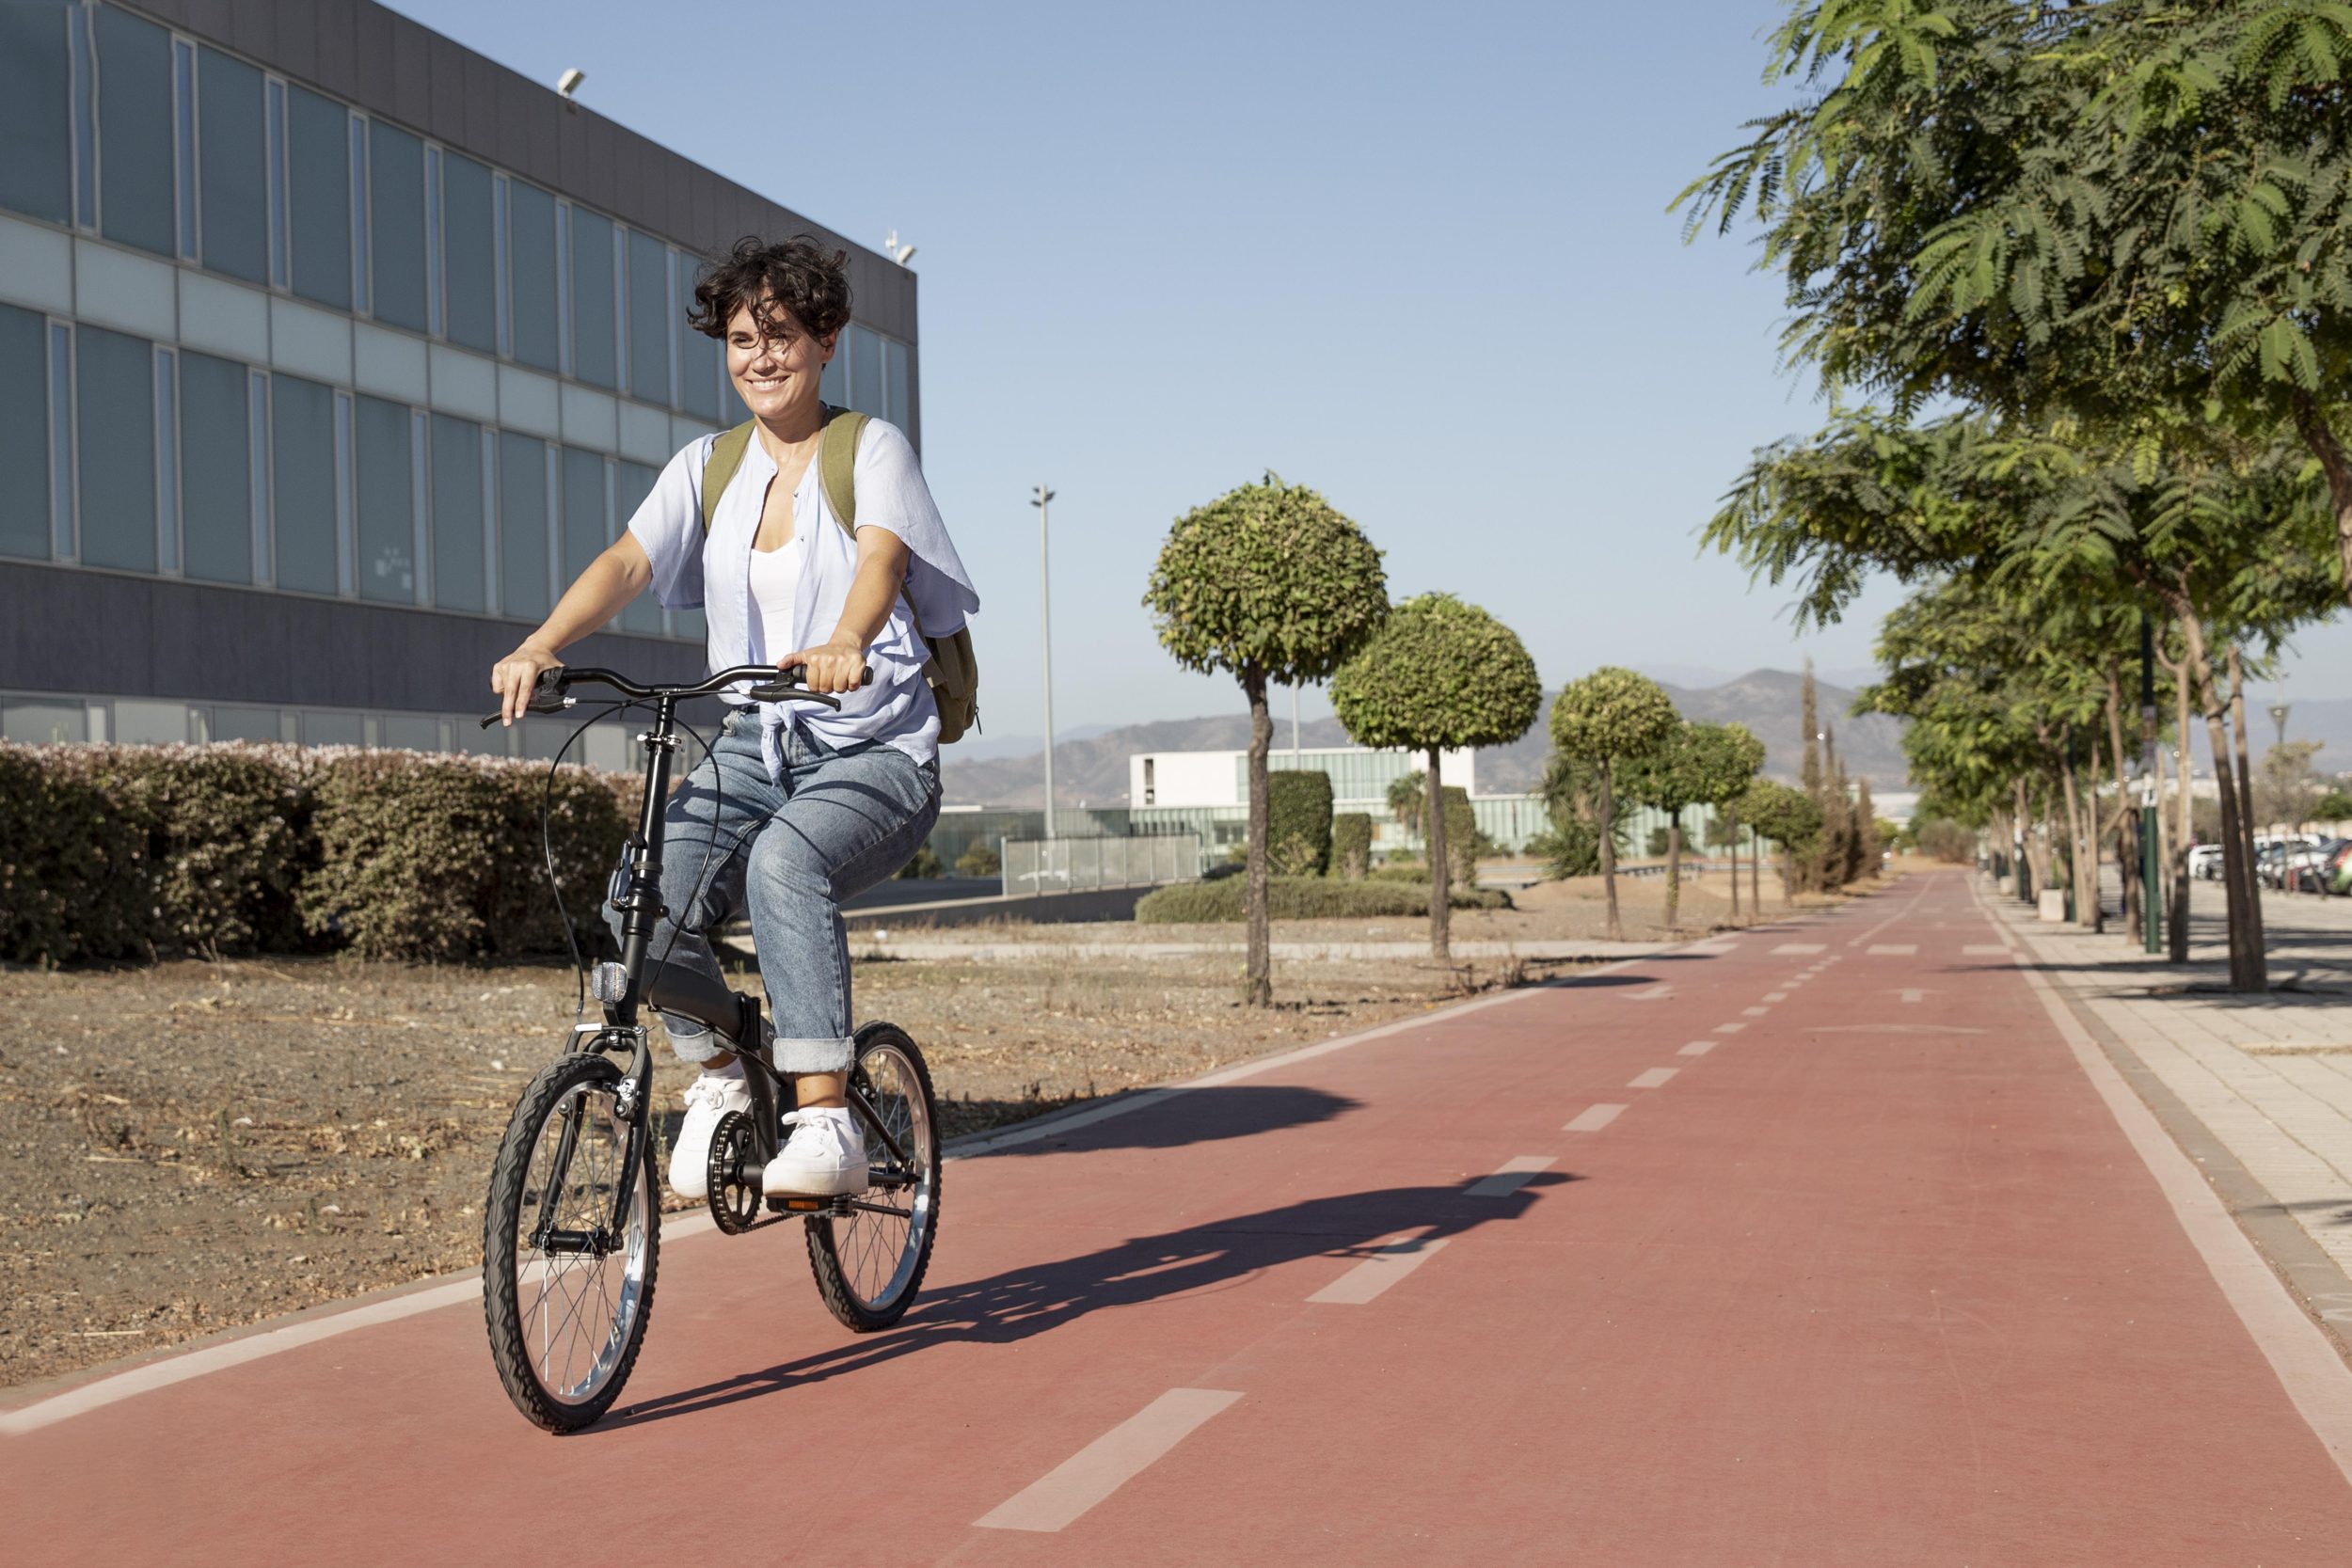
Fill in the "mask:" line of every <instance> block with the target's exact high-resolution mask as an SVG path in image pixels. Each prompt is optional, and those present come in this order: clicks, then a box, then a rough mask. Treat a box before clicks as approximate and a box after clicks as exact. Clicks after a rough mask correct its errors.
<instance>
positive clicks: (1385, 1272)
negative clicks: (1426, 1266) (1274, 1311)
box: [1307, 1236, 1445, 1307]
mask: <svg viewBox="0 0 2352 1568" xmlns="http://www.w3.org/2000/svg"><path fill="white" fill-rule="evenodd" d="M1443 1245H1445V1238H1444V1237H1442V1236H1406V1237H1403V1238H1401V1239H1400V1240H1397V1241H1393V1242H1389V1243H1384V1244H1382V1245H1380V1246H1378V1247H1375V1248H1374V1249H1373V1253H1372V1256H1371V1257H1369V1258H1367V1259H1364V1260H1363V1261H1362V1262H1360V1263H1359V1264H1357V1265H1356V1266H1355V1267H1354V1268H1352V1269H1350V1270H1348V1271H1347V1272H1346V1273H1345V1274H1343V1275H1340V1276H1339V1278H1337V1279H1335V1280H1333V1281H1331V1283H1330V1284H1328V1285H1326V1286H1325V1287H1324V1288H1323V1289H1322V1290H1320V1291H1316V1292H1315V1293H1314V1294H1313V1295H1311V1296H1309V1297H1308V1298H1307V1299H1308V1300H1309V1301H1311V1302H1318V1301H1319V1302H1323V1303H1325V1304H1326V1305H1328V1306H1335V1307H1361V1306H1362V1305H1363V1304H1364V1303H1366V1302H1368V1301H1370V1300H1371V1299H1372V1298H1373V1297H1375V1296H1376V1295H1378V1294H1379V1293H1380V1292H1381V1291H1385V1290H1387V1289H1388V1288H1389V1287H1390V1286H1391V1285H1393V1284H1395V1283H1396V1282H1397V1281H1398V1280H1400V1279H1402V1278H1404V1277H1405V1276H1406V1275H1408V1274H1411V1273H1412V1272H1413V1271H1414V1270H1415V1269H1418V1268H1420V1267H1421V1266H1422V1264H1423V1263H1425V1262H1427V1261H1428V1260H1429V1255H1430V1254H1431V1253H1433V1252H1435V1251H1437V1250H1438V1248H1439V1247H1441V1246H1443Z"/></svg>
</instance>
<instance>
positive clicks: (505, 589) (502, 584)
mask: <svg viewBox="0 0 2352 1568" xmlns="http://www.w3.org/2000/svg"><path fill="white" fill-rule="evenodd" d="M515 188H516V191H517V192H520V191H521V189H522V187H521V186H519V185H517V186H516V187H515ZM499 599H500V603H499V610H500V611H501V613H502V614H505V615H508V616H511V617H513V618H514V619H516V620H518V621H536V620H538V619H539V618H540V617H542V616H544V615H545V614H547V612H548V610H549V609H551V608H552V607H553V606H554V603H555V598H554V595H553V594H551V593H550V592H549V591H548V449H547V446H546V444H545V443H544V442H541V441H537V440H534V439H532V437H531V436H517V435H516V434H515V433H514V432H513V431H509V430H501V431H500V432H499Z"/></svg>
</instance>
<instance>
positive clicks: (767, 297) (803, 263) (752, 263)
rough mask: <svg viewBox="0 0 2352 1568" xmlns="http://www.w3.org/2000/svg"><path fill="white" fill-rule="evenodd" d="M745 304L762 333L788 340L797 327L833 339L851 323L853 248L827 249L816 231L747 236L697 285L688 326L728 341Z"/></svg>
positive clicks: (817, 335)
mask: <svg viewBox="0 0 2352 1568" xmlns="http://www.w3.org/2000/svg"><path fill="white" fill-rule="evenodd" d="M744 307H749V308H750V309H751V312H752V320H754V321H755V322H757V323H758V324H759V330H760V335H761V336H762V337H766V338H783V337H787V336H788V335H789V334H790V333H791V332H793V331H794V330H795V329H796V328H797V329H798V330H801V331H804V332H806V333H808V334H809V335H810V336H811V337H816V338H830V337H832V336H833V335H834V333H836V332H838V331H840V330H841V329H842V328H843V327H844V326H846V325H849V321H850V256H849V252H847V251H844V250H827V249H826V248H825V247H824V246H823V245H820V244H819V243H818V240H817V238H816V236H815V235H812V234H795V235H794V236H793V237H792V238H790V239H788V240H786V241H784V242H782V243H781V244H776V243H771V242H770V241H767V240H763V239H761V238H760V237H759V236H758V235H756V234H746V235H744V236H743V237H742V238H741V239H739V240H738V241H736V242H735V248H734V249H733V250H730V251H729V252H727V256H726V260H724V261H714V262H712V263H711V265H710V267H709V269H708V270H707V271H706V272H705V273H704V274H703V276H702V277H701V279H700V280H699V281H697V282H696V283H695V285H694V308H693V309H691V310H689V311H688V312H687V313H686V324H687V325H689V326H691V327H692V328H693V329H694V330H695V331H697V332H700V333H702V334H703V335H704V336H705V337H709V338H717V339H719V340H721V341H725V338H726V335H727V323H729V322H730V321H733V320H734V319H735V312H736V311H737V310H738V309H742V308H744Z"/></svg>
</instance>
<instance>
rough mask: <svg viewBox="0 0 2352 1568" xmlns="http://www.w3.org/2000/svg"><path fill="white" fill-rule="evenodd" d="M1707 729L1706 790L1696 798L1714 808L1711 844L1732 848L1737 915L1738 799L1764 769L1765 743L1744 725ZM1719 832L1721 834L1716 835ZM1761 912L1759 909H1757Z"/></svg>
mask: <svg viewBox="0 0 2352 1568" xmlns="http://www.w3.org/2000/svg"><path fill="white" fill-rule="evenodd" d="M1699 728H1700V729H1701V730H1702V731H1704V732H1707V736H1708V738H1707V740H1706V742H1705V753H1704V754H1705V759H1706V760H1705V762H1704V764H1703V773H1702V777H1703V780H1704V782H1705V784H1706V786H1707V787H1706V791H1705V793H1703V794H1702V795H1701V796H1700V797H1699V798H1700V800H1704V801H1705V802H1706V803H1707V804H1708V805H1710V806H1713V807H1714V808H1715V818H1714V829H1715V831H1713V832H1709V833H1708V843H1710V844H1723V845H1726V846H1728V847H1730V849H1731V914H1732V918H1733V919H1735V920H1737V919H1738V918H1739V917H1740V800H1741V799H1742V798H1743V797H1744V796H1745V795H1746V794H1747V790H1748V785H1749V784H1752V783H1754V782H1755V779H1756V774H1757V773H1759V772H1760V771H1762V770H1763V768H1764V742H1763V741H1761V740H1758V739H1757V738H1756V736H1755V734H1754V732H1752V731H1751V730H1749V728H1748V727H1747V726H1746V725H1745V724H1740V723H1731V724H1703V725H1701V726H1699ZM1718 834H1720V837H1719V836H1718ZM1756 912H1757V913H1758V914H1761V913H1762V912H1763V911H1761V910H1759V911H1756Z"/></svg>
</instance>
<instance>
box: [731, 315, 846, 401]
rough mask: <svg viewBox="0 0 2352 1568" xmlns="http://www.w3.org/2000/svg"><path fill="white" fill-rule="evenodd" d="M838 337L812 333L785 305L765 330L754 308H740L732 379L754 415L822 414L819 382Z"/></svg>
mask: <svg viewBox="0 0 2352 1568" xmlns="http://www.w3.org/2000/svg"><path fill="white" fill-rule="evenodd" d="M837 336H838V335H837V334H836V337H837ZM834 341H835V340H834V338H816V337H811V336H810V335H809V334H808V333H807V332H806V331H805V330H803V328H802V326H801V324H800V322H799V320H798V319H797V318H796V317H794V316H793V315H792V314H791V312H789V311H787V310H782V309H777V310H775V311H773V314H772V316H771V321H770V323H769V325H768V329H767V330H766V331H764V332H763V331H762V330H761V326H760V323H759V321H758V320H757V318H755V316H754V315H753V314H752V309H751V307H750V306H748V305H745V306H739V307H738V308H737V309H736V312H735V314H734V316H732V317H731V318H730V319H729V320H728V322H727V378H728V379H729V380H731V381H733V382H734V383H735V390H736V392H737V393H738V395H739V396H740V397H741V398H742V400H743V405H744V406H745V407H747V408H749V409H750V410H751V411H752V415H753V417H754V418H755V419H757V420H761V421H762V422H763V423H776V422H787V423H790V422H797V421H798V420H804V419H806V418H809V417H813V416H814V415H815V413H816V410H817V405H818V395H817V391H818V379H819V378H820V377H821V376H822V375H823V374H824V371H825V365H826V362H827V361H829V360H830V359H832V358H833V350H834Z"/></svg>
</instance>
